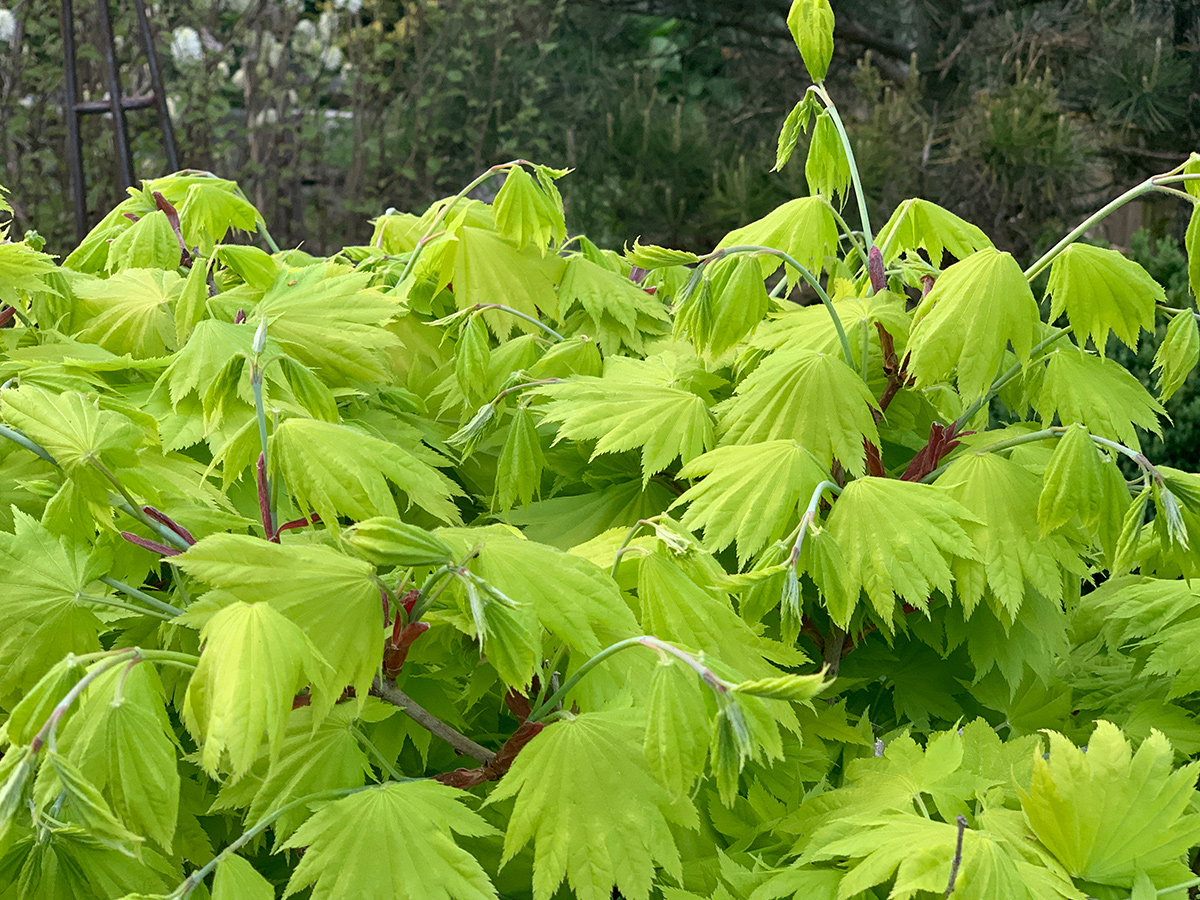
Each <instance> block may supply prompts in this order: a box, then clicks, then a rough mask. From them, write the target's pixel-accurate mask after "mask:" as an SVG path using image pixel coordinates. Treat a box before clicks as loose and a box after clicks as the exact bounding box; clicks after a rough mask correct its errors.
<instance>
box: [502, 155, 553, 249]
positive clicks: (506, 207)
mask: <svg viewBox="0 0 1200 900" xmlns="http://www.w3.org/2000/svg"><path fill="white" fill-rule="evenodd" d="M556 193H557V192H556ZM555 201H556V198H554V197H551V196H550V195H549V194H547V193H546V192H545V191H543V190H542V189H541V188H539V187H538V186H537V184H535V183H534V180H533V179H532V178H530V177H529V173H528V172H526V171H525V169H524V168H522V167H521V166H515V167H513V168H512V169H509V171H508V177H507V178H505V179H504V184H503V185H502V186H501V187H500V191H499V193H497V194H496V199H495V201H494V202H493V204H492V209H493V210H494V211H495V215H496V230H497V231H499V232H500V234H501V236H502V237H505V238H508V239H509V240H510V241H512V242H513V243H515V244H516V245H517V246H518V247H524V246H525V245H526V244H535V245H536V246H537V247H538V249H540V250H541V251H542V252H543V253H545V252H546V247H547V246H548V245H549V244H550V243H551V242H554V243H562V241H563V240H565V239H566V237H567V223H566V221H565V220H564V219H563V209H562V201H561V200H558V202H555Z"/></svg>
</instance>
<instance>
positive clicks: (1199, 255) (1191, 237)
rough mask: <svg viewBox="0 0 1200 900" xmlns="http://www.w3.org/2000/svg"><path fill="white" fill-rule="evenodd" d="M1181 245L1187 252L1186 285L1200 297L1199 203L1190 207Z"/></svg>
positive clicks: (1193, 293) (1194, 295)
mask: <svg viewBox="0 0 1200 900" xmlns="http://www.w3.org/2000/svg"><path fill="white" fill-rule="evenodd" d="M1191 184H1193V185H1194V184H1196V182H1194V181H1193V182H1191ZM1183 246H1184V250H1185V251H1186V252H1187V262H1188V269H1187V271H1188V287H1190V288H1191V289H1192V296H1193V297H1197V298H1200V203H1197V204H1196V205H1195V206H1193V207H1192V217H1191V219H1189V220H1188V227H1187V232H1186V233H1185V234H1184V237H1183Z"/></svg>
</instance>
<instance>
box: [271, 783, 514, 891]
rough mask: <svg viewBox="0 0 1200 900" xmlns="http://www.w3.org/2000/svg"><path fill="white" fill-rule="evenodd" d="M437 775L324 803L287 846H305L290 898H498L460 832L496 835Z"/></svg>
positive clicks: (463, 796) (460, 794) (290, 886)
mask: <svg viewBox="0 0 1200 900" xmlns="http://www.w3.org/2000/svg"><path fill="white" fill-rule="evenodd" d="M467 796H468V795H467V794H465V793H464V792H462V791H458V790H455V789H454V788H449V787H445V786H444V785H440V784H438V783H437V782H434V781H410V782H405V783H396V782H389V783H387V784H381V785H379V786H378V787H372V788H367V789H366V790H363V791H360V792H358V793H356V794H352V795H351V796H349V797H343V798H342V799H340V800H337V801H335V802H333V803H330V804H329V805H328V806H324V807H322V808H321V809H319V810H318V811H317V812H316V813H315V814H314V815H313V817H312V818H311V819H309V820H308V821H307V822H305V823H304V824H303V825H301V826H300V828H299V830H297V831H296V833H295V834H293V835H292V836H291V837H290V838H289V839H288V841H287V843H285V844H284V845H283V846H284V847H295V848H299V847H304V848H306V849H305V852H304V856H303V857H301V859H300V862H299V864H298V865H297V866H296V869H295V871H294V872H293V873H292V877H291V878H290V879H289V880H288V885H287V889H286V890H285V891H284V892H283V896H284V897H290V896H291V895H292V894H295V893H296V892H298V891H300V890H302V889H304V888H306V887H308V886H310V885H311V886H312V894H311V895H310V896H311V897H312V900H365V898H368V897H380V898H383V897H387V898H394V900H495V897H496V889H495V888H494V887H492V883H491V881H489V880H488V877H487V873H486V872H484V870H483V867H482V866H481V865H480V864H479V862H478V861H477V860H476V859H475V857H474V856H473V855H472V854H470V853H468V852H467V851H466V850H464V849H463V848H462V847H460V846H458V844H457V843H456V842H455V840H454V837H453V836H454V835H462V836H463V837H485V836H487V835H491V834H494V833H495V829H494V828H492V826H491V825H489V824H488V823H487V822H485V821H484V820H483V819H482V818H481V817H480V816H479V815H478V814H477V813H474V812H472V811H471V810H469V809H468V808H467V807H466V806H464V805H463V802H462V801H463V800H465V799H466V797H467Z"/></svg>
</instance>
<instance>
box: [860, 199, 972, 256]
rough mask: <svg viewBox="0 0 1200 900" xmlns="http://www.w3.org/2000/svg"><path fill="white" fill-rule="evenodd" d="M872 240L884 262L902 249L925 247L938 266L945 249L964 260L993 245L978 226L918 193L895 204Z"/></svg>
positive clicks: (898, 253) (923, 248)
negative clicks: (885, 222)
mask: <svg viewBox="0 0 1200 900" xmlns="http://www.w3.org/2000/svg"><path fill="white" fill-rule="evenodd" d="M875 243H876V245H877V246H878V247H879V248H880V250H881V252H882V253H883V260H884V262H891V261H892V260H893V259H895V258H896V257H897V256H899V255H900V254H901V253H903V252H904V251H905V250H924V251H925V252H926V253H928V254H929V258H930V259H931V260H932V261H933V264H934V266H935V267H937V268H941V265H942V262H943V260H944V258H945V254H947V253H949V254H950V255H951V256H953V257H954V258H955V259H958V260H963V259H966V258H967V257H968V256H970V255H971V254H972V253H974V252H975V251H977V250H984V249H986V248H988V247H991V246H992V242H991V241H990V240H988V236H987V235H986V234H984V233H983V231H981V230H980V229H979V228H977V227H976V226H974V225H972V224H971V223H970V222H968V221H966V220H964V219H960V218H959V217H958V216H956V215H954V213H952V212H950V211H949V210H946V209H942V207H940V206H938V205H937V204H936V203H930V202H929V201H928V200H922V199H920V198H919V197H914V198H911V199H909V200H905V201H904V202H903V203H901V204H900V205H899V206H897V207H896V211H895V212H894V213H892V217H891V218H890V219H888V221H887V224H885V225H884V226H883V227H882V228H880V229H879V234H878V235H876V237H875Z"/></svg>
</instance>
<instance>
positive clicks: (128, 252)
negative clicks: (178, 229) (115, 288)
mask: <svg viewBox="0 0 1200 900" xmlns="http://www.w3.org/2000/svg"><path fill="white" fill-rule="evenodd" d="M180 255H181V249H180V247H179V239H178V238H176V237H175V231H174V229H172V228H171V223H170V222H169V221H168V220H167V214H166V213H164V212H163V211H162V210H160V209H156V210H154V212H150V213H146V215H144V216H142V217H141V218H140V219H138V220H137V221H136V222H134V223H133V224H132V225H131V226H130V227H129V228H126V229H125V230H124V231H122V232H121V233H120V234H119V235H118V236H117V237H116V238H114V239H113V242H112V243H111V244H109V245H108V264H107V267H108V271H110V272H116V271H119V270H121V269H166V270H168V271H173V270H175V269H178V268H179V260H180Z"/></svg>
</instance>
